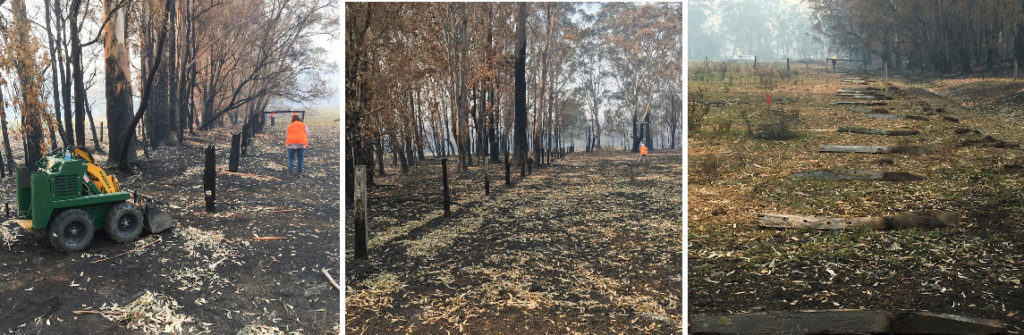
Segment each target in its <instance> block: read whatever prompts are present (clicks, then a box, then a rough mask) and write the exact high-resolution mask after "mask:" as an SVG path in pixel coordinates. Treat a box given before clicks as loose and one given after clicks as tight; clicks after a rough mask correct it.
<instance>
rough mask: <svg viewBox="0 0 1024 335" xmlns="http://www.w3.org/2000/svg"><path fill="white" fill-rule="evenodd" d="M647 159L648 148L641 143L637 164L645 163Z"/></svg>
mask: <svg viewBox="0 0 1024 335" xmlns="http://www.w3.org/2000/svg"><path fill="white" fill-rule="evenodd" d="M646 158H647V146H646V145H644V144H643V143H640V157H637V159H636V162H637V163H640V162H641V161H644V160H645V159H646Z"/></svg>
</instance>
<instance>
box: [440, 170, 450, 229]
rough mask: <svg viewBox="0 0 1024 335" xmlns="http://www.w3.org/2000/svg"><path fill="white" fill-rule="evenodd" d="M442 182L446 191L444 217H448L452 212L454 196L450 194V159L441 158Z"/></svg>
mask: <svg viewBox="0 0 1024 335" xmlns="http://www.w3.org/2000/svg"><path fill="white" fill-rule="evenodd" d="M441 184H442V185H443V189H442V191H443V192H444V217H448V216H450V215H451V214H452V198H451V195H449V194H448V159H447V158H442V159H441Z"/></svg>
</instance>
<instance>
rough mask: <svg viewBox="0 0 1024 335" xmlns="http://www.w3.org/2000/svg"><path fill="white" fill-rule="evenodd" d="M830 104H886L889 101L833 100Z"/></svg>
mask: <svg viewBox="0 0 1024 335" xmlns="http://www.w3.org/2000/svg"><path fill="white" fill-rule="evenodd" d="M829 104H830V105H863V106H885V105H888V104H889V103H888V102H885V101H833V102H830V103H829Z"/></svg>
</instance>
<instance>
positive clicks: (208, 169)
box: [203, 145, 217, 213]
mask: <svg viewBox="0 0 1024 335" xmlns="http://www.w3.org/2000/svg"><path fill="white" fill-rule="evenodd" d="M203 195H204V199H205V200H206V212H207V213H216V212H217V207H216V206H215V205H214V201H216V200H217V148H216V147H214V146H213V145H210V146H208V147H206V166H205V167H204V169H203Z"/></svg>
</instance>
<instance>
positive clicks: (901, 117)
mask: <svg viewBox="0 0 1024 335" xmlns="http://www.w3.org/2000/svg"><path fill="white" fill-rule="evenodd" d="M864 116H865V117H867V118H871V119H894V120H917V121H928V118H926V117H923V116H917V115H897V114H875V113H871V114H864Z"/></svg>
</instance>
